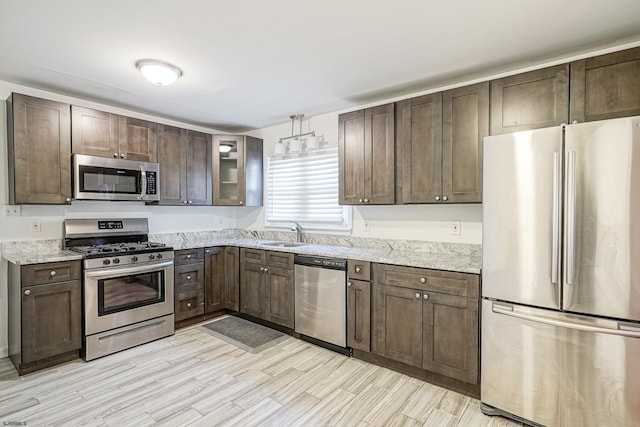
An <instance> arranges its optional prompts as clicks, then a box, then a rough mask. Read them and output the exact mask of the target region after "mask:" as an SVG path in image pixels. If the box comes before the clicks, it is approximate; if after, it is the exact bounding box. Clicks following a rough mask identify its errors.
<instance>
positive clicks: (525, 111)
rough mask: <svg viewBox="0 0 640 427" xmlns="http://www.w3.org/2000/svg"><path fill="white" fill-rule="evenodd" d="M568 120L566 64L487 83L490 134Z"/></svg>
mask: <svg viewBox="0 0 640 427" xmlns="http://www.w3.org/2000/svg"><path fill="white" fill-rule="evenodd" d="M568 119H569V64H563V65H557V66H554V67H548V68H543V69H541V70H535V71H530V72H527V73H522V74H516V75H514V76H509V77H504V78H501V79H497V80H493V81H491V135H499V134H503V133H510V132H517V131H521V130H529V129H537V128H544V127H550V126H557V125H560V124H562V123H567V122H568Z"/></svg>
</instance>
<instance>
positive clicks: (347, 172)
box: [338, 110, 365, 205]
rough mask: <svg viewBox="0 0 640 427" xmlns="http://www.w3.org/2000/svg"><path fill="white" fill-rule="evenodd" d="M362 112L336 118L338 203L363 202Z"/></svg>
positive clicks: (363, 145)
mask: <svg viewBox="0 0 640 427" xmlns="http://www.w3.org/2000/svg"><path fill="white" fill-rule="evenodd" d="M364 126H365V125H364V110H360V111H353V112H351V113H346V114H340V115H339V116H338V159H339V180H340V183H339V191H338V193H339V195H338V197H339V202H340V204H341V205H356V204H361V203H363V202H364V198H365V195H364V176H365V172H364V170H365V162H364V158H365V156H364V151H365V141H364Z"/></svg>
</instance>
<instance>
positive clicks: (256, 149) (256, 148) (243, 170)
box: [238, 136, 264, 206]
mask: <svg viewBox="0 0 640 427" xmlns="http://www.w3.org/2000/svg"><path fill="white" fill-rule="evenodd" d="M243 150H244V156H243V159H240V161H241V162H243V163H242V165H240V166H239V167H238V174H239V175H238V179H241V180H242V187H241V188H242V193H241V195H242V196H243V197H244V199H241V200H240V201H239V203H238V204H239V205H240V206H262V195H263V193H264V187H263V185H262V177H263V173H262V164H263V161H262V157H263V156H262V152H263V149H262V139H259V138H254V137H252V136H245V137H244V148H243Z"/></svg>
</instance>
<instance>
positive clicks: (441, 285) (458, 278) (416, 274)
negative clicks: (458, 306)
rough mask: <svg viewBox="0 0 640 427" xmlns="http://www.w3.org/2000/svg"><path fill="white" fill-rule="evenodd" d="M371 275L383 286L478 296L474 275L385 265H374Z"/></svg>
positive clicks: (477, 282)
mask: <svg viewBox="0 0 640 427" xmlns="http://www.w3.org/2000/svg"><path fill="white" fill-rule="evenodd" d="M373 274H374V280H375V282H376V283H380V284H384V285H391V286H401V287H404V288H411V289H419V290H426V291H431V292H441V293H443V294H449V295H459V296H463V297H469V298H478V297H479V296H480V277H479V276H478V275H476V274H466V273H454V272H451V271H440V270H428V269H425V268H416V267H403V266H398V265H386V264H374V267H373Z"/></svg>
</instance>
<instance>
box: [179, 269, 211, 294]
mask: <svg viewBox="0 0 640 427" xmlns="http://www.w3.org/2000/svg"><path fill="white" fill-rule="evenodd" d="M174 278H175V283H174V285H175V292H176V294H177V293H180V292H186V291H193V290H196V289H202V288H203V286H204V264H187V265H178V266H176V267H175V268H174Z"/></svg>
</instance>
